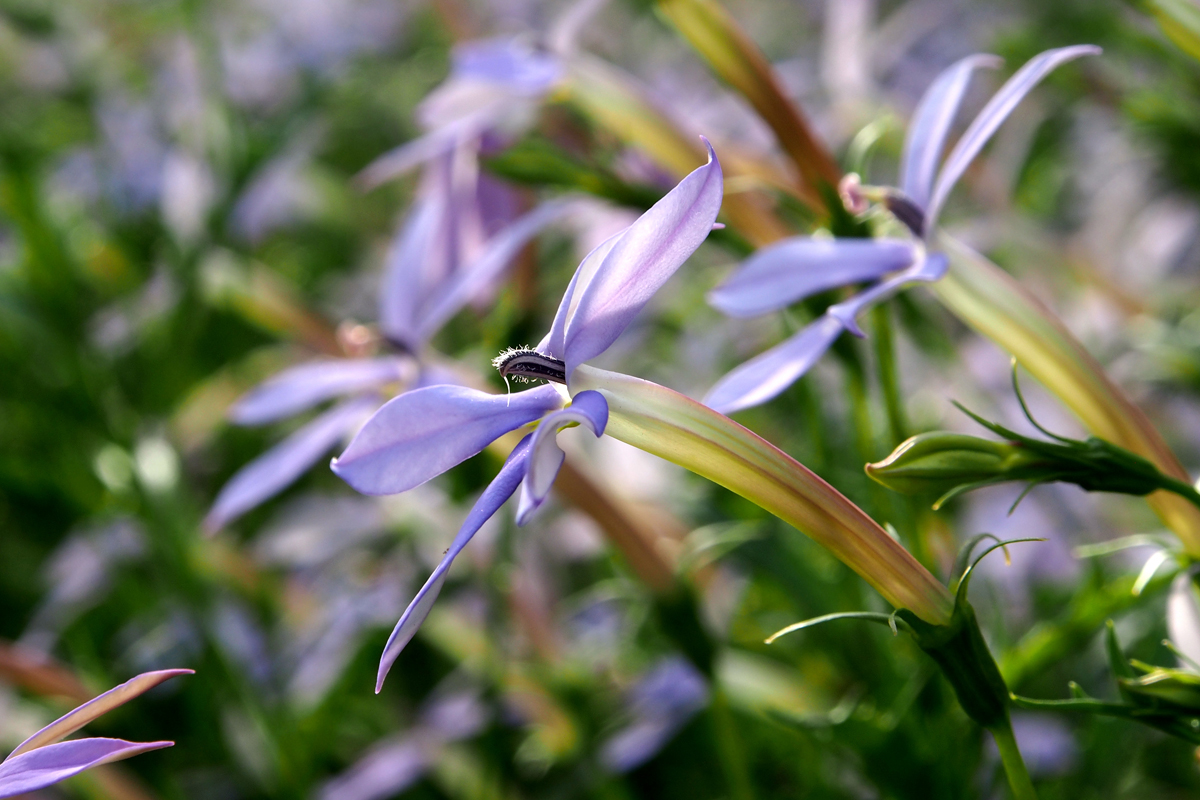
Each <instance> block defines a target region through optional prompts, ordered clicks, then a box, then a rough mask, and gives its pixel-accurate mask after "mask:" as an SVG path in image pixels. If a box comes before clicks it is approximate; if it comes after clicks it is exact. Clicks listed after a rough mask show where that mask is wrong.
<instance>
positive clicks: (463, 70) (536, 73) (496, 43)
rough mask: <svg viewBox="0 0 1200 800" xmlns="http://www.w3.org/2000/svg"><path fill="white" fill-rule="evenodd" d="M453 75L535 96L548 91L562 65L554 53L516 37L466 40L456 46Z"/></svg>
mask: <svg viewBox="0 0 1200 800" xmlns="http://www.w3.org/2000/svg"><path fill="white" fill-rule="evenodd" d="M452 59H453V65H454V70H453V76H452V77H451V80H455V79H460V80H461V79H472V80H478V81H486V82H488V83H496V84H500V85H502V86H503V87H505V88H506V89H508V90H509V91H512V92H515V93H517V94H523V95H528V96H536V95H539V94H542V93H543V92H545V91H547V90H549V89H550V88H551V87H552V86H554V84H555V83H557V82H558V81H559V79H560V78H561V77H562V75H563V68H562V64H561V62H560V61H559V59H558V58H557V57H555V56H554V55H553V54H551V53H546V52H539V51H537V50H535V49H534V48H533V47H531V46H530V45H529V44H528V43H527V42H524V41H522V40H520V39H513V38H499V39H487V40H483V41H477V42H466V43H464V44H460V45H458V46H457V47H455V48H454V53H453V55H452Z"/></svg>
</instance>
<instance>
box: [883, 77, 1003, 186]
mask: <svg viewBox="0 0 1200 800" xmlns="http://www.w3.org/2000/svg"><path fill="white" fill-rule="evenodd" d="M1001 63H1002V59H1000V58H998V57H996V56H990V55H982V54H979V55H973V56H967V57H966V58H964V59H962V60H960V61H957V62H955V63H954V64H952V65H951V66H950V67H948V68H947V69H945V70H943V71H942V73H941V74H940V75H938V76H937V79H936V80H935V81H934V82H933V84H932V85H931V86H930V87H929V88H928V89H927V90H926V91H925V95H924V96H923V97H922V98H921V102H920V103H918V104H917V110H916V112H915V113H914V114H913V119H912V122H911V123H910V124H909V126H908V136H907V137H905V140H904V155H903V156H902V157H901V162H900V189H901V190H902V191H903V192H904V193H905V194H906V195H908V197H909V199H911V200H913V201H914V202H915V203H916V204H917V205H918V206H920V207H921V208H922V209H924V208H925V207H926V206H927V205H928V204H929V192H930V190H931V189H932V188H933V177H934V175H935V174H936V173H937V165H938V160H939V159H940V158H941V156H942V149H943V148H944V147H945V146H946V136H947V135H948V134H949V133H950V126H951V125H952V124H953V123H954V117H955V115H956V114H957V113H958V107H959V106H960V105H961V104H962V99H963V95H964V94H965V93H966V91H967V84H968V83H969V82H970V80H971V73H973V72H974V71H975V70H977V69H979V68H981V67H990V68H991V69H996V68H997V67H999V66H1000V64H1001Z"/></svg>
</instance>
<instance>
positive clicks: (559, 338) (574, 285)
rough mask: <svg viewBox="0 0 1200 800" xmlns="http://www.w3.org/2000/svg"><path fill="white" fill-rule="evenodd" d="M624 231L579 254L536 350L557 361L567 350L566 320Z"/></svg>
mask: <svg viewBox="0 0 1200 800" xmlns="http://www.w3.org/2000/svg"><path fill="white" fill-rule="evenodd" d="M627 230H629V229H628V228H626V229H625V230H621V231H618V232H617V233H614V234H613V235H612V236H610V237H608V238H607V239H605V240H604V241H603V242H601V243H600V244H598V245H596V246H595V247H593V248H592V251H591V252H590V253H588V254H587V255H586V256H584V257H583V261H580V262H579V266H578V267H576V268H575V274H574V275H572V276H571V282H570V283H568V284H567V290H566V291H565V292H563V296H562V300H561V301H560V302H559V304H558V310H557V311H556V312H554V322H553V323H551V325H550V332H549V333H548V334H546V338H545V339H543V340H542V342H541V344H539V345H538V349H539V350H542V351H543V352H545V353H547V354H549V355H552V356H554V357H555V358H557V359H559V360H560V361H562V360H563V353H565V352H566V350H567V346H566V336H567V321H568V320H569V319H571V317H572V316H574V315H575V309H576V308H578V307H579V300H580V298H581V297H583V293H584V290H585V289H587V287H588V284H590V283H591V282H592V278H594V277H596V270H598V269H600V265H601V264H603V263H604V259H605V258H607V257H608V254H609V252H610V251H612V249H613V248H614V247H616V245H617V242H619V241H620V240H621V237H622V236H624V235H625V231H627Z"/></svg>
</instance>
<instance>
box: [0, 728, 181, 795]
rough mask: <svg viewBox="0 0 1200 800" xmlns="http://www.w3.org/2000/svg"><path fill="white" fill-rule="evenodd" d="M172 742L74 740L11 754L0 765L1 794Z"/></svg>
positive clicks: (30, 788)
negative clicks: (17, 754) (14, 754)
mask: <svg viewBox="0 0 1200 800" xmlns="http://www.w3.org/2000/svg"><path fill="white" fill-rule="evenodd" d="M173 744H175V743H174V742H127V741H125V740H123V739H73V740H72V741H69V742H59V743H58V744H51V745H47V746H45V747H39V748H38V749H36V750H31V751H29V752H26V753H22V754H21V755H19V756H10V757H9V758H8V760H7V761H5V762H4V763H3V764H0V797H14V796H16V795H20V794H25V793H27V792H35V791H37V790H38V789H44V788H46V787H47V786H51V785H53V784H55V783H58V782H59V781H65V780H66V779H67V778H70V777H72V776H74V775H78V774H79V773H81V772H83V771H84V770H86V769H91V768H92V767H98V766H100V765H101V764H108V763H109V762H112V761H120V760H121V759H124V758H130V757H131V756H136V755H138V754H140V753H145V752H147V751H148V750H159V749H161V748H163V747H170V746H171V745H173Z"/></svg>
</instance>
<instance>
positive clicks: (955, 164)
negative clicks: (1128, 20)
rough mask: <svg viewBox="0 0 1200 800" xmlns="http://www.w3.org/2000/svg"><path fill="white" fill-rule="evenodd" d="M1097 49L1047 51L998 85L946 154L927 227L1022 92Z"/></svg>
mask: <svg viewBox="0 0 1200 800" xmlns="http://www.w3.org/2000/svg"><path fill="white" fill-rule="evenodd" d="M1100 52H1101V50H1100V48H1099V47H1096V46H1095V45H1090V44H1081V45H1075V46H1073V47H1060V48H1058V49H1056V50H1047V51H1046V52H1044V53H1040V54H1039V55H1036V56H1034V57H1033V58H1031V59H1030V60H1029V61H1028V62H1026V63H1025V66H1023V67H1021V68H1020V69H1019V70H1017V72H1016V74H1015V75H1013V76H1012V77H1011V78H1009V79H1008V81H1007V82H1006V83H1005V84H1004V85H1003V86H1001V87H1000V91H998V92H996V94H995V95H993V96H992V99H991V100H989V101H988V104H987V105H986V106H984V107H983V110H982V111H980V112H979V116H977V117H975V119H974V120H973V121H972V122H971V124H970V126H968V128H967V130H966V131H965V132H964V133H963V135H962V138H961V139H959V140H958V142H957V143H956V144H955V145H954V149H953V150H951V151H950V155H949V156H947V157H946V163H945V164H944V165H943V166H942V171H941V173H940V174H939V175H938V178H937V182H936V183H935V184H934V187H933V199H932V200H930V202H929V209H928V214H927V215H926V216H927V219H928V224H927V225H926V230H932V229H933V227H934V225H935V224H937V217H938V213H939V212H940V211H941V209H942V205H943V204H944V203H945V202H946V198H947V197H948V196H949V195H950V190H951V189H953V188H954V184H956V183H958V179H959V178H961V177H962V174H963V173H964V172H966V170H967V166H968V165H970V163H971V162H972V161H973V160H975V156H977V155H979V151H980V150H982V149H983V146H984V145H985V144H987V142H988V140H989V139H991V138H992V134H994V133H995V132H996V129H997V128H999V127H1000V125H1001V124H1002V123H1003V122H1004V120H1005V119H1007V118H1008V115H1009V114H1011V113H1012V111H1013V109H1014V108H1016V107H1017V104H1018V103H1020V102H1021V100H1022V99H1024V97H1025V95H1027V94H1029V92H1030V91H1032V89H1033V87H1035V86H1037V84H1038V83H1039V82H1040V81H1041V80H1042V78H1045V77H1046V76H1047V75H1049V74H1050V73H1051V72H1052V71H1053V70H1054V69H1055V68H1056V67H1058V66H1059V65H1060V64H1063V63H1065V62H1067V61H1071V60H1072V59H1076V58H1079V57H1080V56H1088V55H1097V54H1099V53H1100Z"/></svg>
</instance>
